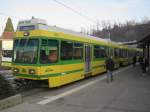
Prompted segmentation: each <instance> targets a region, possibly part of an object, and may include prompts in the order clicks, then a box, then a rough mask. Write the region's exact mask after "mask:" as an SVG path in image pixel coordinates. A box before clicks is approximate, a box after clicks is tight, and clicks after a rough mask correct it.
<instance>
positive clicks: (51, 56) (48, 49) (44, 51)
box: [40, 40, 58, 64]
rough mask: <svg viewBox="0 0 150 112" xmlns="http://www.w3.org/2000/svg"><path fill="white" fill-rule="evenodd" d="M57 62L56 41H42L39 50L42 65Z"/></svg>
mask: <svg viewBox="0 0 150 112" xmlns="http://www.w3.org/2000/svg"><path fill="white" fill-rule="evenodd" d="M57 61H58V41H57V40H48V41H45V40H44V41H42V46H41V50H40V62H41V63H42V64H49V63H55V62H57Z"/></svg>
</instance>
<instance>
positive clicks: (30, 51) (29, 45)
mask: <svg viewBox="0 0 150 112" xmlns="http://www.w3.org/2000/svg"><path fill="white" fill-rule="evenodd" d="M38 45H39V40H38V39H17V40H15V42H14V56H13V61H14V62H15V63H26V64H35V63H36V62H37V51H38Z"/></svg>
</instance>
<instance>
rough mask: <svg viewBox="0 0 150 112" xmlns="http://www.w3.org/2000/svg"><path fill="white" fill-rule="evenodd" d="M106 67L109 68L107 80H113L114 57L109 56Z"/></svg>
mask: <svg viewBox="0 0 150 112" xmlns="http://www.w3.org/2000/svg"><path fill="white" fill-rule="evenodd" d="M106 69H107V82H109V81H113V80H114V79H113V70H114V61H113V59H112V57H109V58H108V59H107V60H106Z"/></svg>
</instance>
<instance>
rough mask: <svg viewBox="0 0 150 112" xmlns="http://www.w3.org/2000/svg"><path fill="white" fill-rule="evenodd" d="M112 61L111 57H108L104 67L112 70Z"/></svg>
mask: <svg viewBox="0 0 150 112" xmlns="http://www.w3.org/2000/svg"><path fill="white" fill-rule="evenodd" d="M114 66H115V65H114V61H113V60H112V59H111V58H108V59H107V60H106V69H107V70H109V71H112V70H114Z"/></svg>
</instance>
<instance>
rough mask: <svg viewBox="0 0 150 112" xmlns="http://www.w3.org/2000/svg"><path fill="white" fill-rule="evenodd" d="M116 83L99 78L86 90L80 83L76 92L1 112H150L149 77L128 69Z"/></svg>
mask: <svg viewBox="0 0 150 112" xmlns="http://www.w3.org/2000/svg"><path fill="white" fill-rule="evenodd" d="M116 72H118V71H116ZM100 79H101V80H100ZM114 79H115V80H114V81H113V82H111V83H107V82H106V79H104V78H103V77H102V76H98V77H94V79H92V80H88V81H87V82H86V83H85V84H83V85H85V86H84V87H83V85H79V84H80V83H81V82H82V81H79V82H77V83H78V84H77V86H76V87H74V85H76V83H75V84H71V86H73V87H74V88H71V90H68V89H67V90H66V89H65V91H63V92H62V91H61V93H59V92H58V91H57V92H55V90H54V91H46V92H45V91H44V92H42V91H41V92H39V93H36V94H33V95H31V96H29V97H28V98H25V99H24V102H23V103H22V104H20V105H17V106H15V107H12V108H8V109H5V110H2V111H1V112H150V74H149V73H147V75H145V76H142V73H141V70H140V67H138V66H137V67H129V68H128V69H126V70H124V71H121V72H118V73H116V75H115V76H114ZM52 93H53V94H52ZM39 102H40V103H39ZM41 102H44V103H41Z"/></svg>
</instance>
